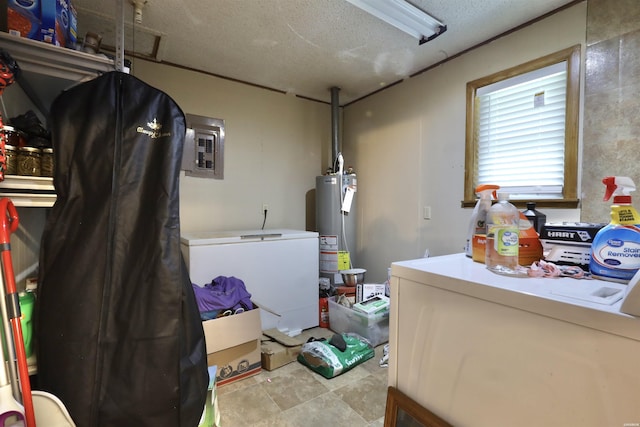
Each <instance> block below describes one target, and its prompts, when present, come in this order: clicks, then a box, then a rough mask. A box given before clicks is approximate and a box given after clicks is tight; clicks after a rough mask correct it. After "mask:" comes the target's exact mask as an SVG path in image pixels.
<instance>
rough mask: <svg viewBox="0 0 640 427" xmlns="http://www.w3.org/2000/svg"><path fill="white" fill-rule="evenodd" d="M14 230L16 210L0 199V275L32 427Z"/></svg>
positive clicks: (34, 419)
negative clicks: (0, 274)
mask: <svg viewBox="0 0 640 427" xmlns="http://www.w3.org/2000/svg"><path fill="white" fill-rule="evenodd" d="M17 229H18V211H17V210H16V207H15V206H14V205H13V203H12V202H11V200H9V199H8V198H6V197H5V198H2V199H0V252H1V253H2V258H1V261H2V271H3V273H4V282H5V283H4V284H5V287H6V290H7V310H8V312H9V317H10V320H11V327H12V330H13V345H14V346H15V350H16V360H17V362H18V375H19V377H20V388H21V390H22V405H23V406H24V415H25V419H26V421H27V427H36V417H35V412H34V409H33V399H32V396H31V383H30V379H29V366H28V365H27V354H26V352H25V349H24V338H23V337H22V324H21V323H20V317H21V313H20V301H19V298H18V292H16V278H15V275H14V272H13V262H12V261H11V244H10V241H11V233H12V232H14V231H16V230H17Z"/></svg>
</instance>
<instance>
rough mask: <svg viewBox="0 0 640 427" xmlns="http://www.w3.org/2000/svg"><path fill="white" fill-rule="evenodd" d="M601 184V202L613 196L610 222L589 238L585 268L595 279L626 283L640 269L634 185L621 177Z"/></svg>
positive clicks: (638, 217) (639, 220) (639, 219)
mask: <svg viewBox="0 0 640 427" xmlns="http://www.w3.org/2000/svg"><path fill="white" fill-rule="evenodd" d="M602 182H603V184H604V185H606V186H607V190H606V192H605V195H604V200H605V201H607V200H609V199H610V198H611V196H612V195H613V205H611V222H610V223H609V224H608V225H606V226H605V227H603V228H602V229H601V230H600V231H598V233H597V234H596V237H595V238H594V239H593V243H592V244H591V259H590V262H589V268H590V270H591V274H592V275H593V276H594V277H596V278H599V279H603V280H609V281H613V282H620V283H628V282H629V280H631V278H632V277H633V276H634V274H635V273H636V272H637V271H638V269H639V268H640V215H638V212H637V211H636V210H635V209H634V208H633V206H632V205H631V195H630V193H631V192H632V191H635V189H636V186H635V184H634V183H633V181H632V180H631V178H627V177H624V176H609V177H606V178H605V179H603V180H602Z"/></svg>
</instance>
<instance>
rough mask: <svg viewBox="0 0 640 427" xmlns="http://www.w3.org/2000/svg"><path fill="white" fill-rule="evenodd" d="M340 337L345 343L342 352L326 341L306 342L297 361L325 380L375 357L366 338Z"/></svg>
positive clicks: (353, 335)
mask: <svg viewBox="0 0 640 427" xmlns="http://www.w3.org/2000/svg"><path fill="white" fill-rule="evenodd" d="M341 335H342V338H343V339H344V341H345V343H346V348H345V350H344V351H341V350H340V349H338V348H337V347H335V346H334V345H332V344H330V343H329V342H328V341H311V342H306V343H304V344H303V345H302V349H301V350H300V354H298V361H299V362H300V363H302V364H303V365H305V366H307V367H309V368H310V369H311V370H313V371H315V372H317V373H319V374H320V375H322V376H323V377H325V378H333V377H337V376H338V375H340V374H342V373H344V372H347V371H348V370H349V369H351V368H353V367H355V366H358V365H359V364H360V363H362V362H364V361H366V360H369V359H371V358H372V357H373V356H374V355H375V350H374V348H373V346H372V345H371V344H370V343H369V341H367V339H366V338H363V337H361V336H360V335H358V334H354V333H345V334H341Z"/></svg>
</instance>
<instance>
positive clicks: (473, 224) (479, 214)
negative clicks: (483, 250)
mask: <svg viewBox="0 0 640 427" xmlns="http://www.w3.org/2000/svg"><path fill="white" fill-rule="evenodd" d="M498 189H500V187H499V186H497V185H491V184H483V185H479V186H477V187H476V194H477V195H478V196H480V198H479V199H478V202H477V203H476V206H475V208H473V213H472V214H471V221H469V231H468V232H467V242H466V243H465V246H464V253H465V254H466V255H467V256H468V257H472V256H473V236H474V235H476V234H485V233H486V230H487V228H486V224H485V221H486V219H487V212H488V211H489V208H490V207H491V196H493V197H494V198H496V190H498Z"/></svg>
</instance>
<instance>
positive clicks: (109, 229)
mask: <svg viewBox="0 0 640 427" xmlns="http://www.w3.org/2000/svg"><path fill="white" fill-rule="evenodd" d="M50 128H51V132H52V142H53V146H54V162H55V176H54V185H55V189H56V194H57V200H56V203H55V205H54V206H53V208H52V209H51V211H50V213H49V215H48V218H47V222H46V225H45V230H44V233H43V237H42V245H41V252H40V270H39V284H38V287H39V288H38V297H37V305H36V314H35V322H36V343H37V360H38V387H39V388H41V389H43V390H46V391H49V392H51V393H53V394H54V395H56V396H57V397H59V398H60V399H61V400H62V401H63V402H64V404H65V405H66V407H67V408H68V409H69V412H70V414H71V416H72V418H73V419H74V421H75V422H76V424H77V425H78V426H79V427H84V426H99V427H107V426H109V427H126V426H135V427H143V426H153V427H163V426H166V427H176V426H183V427H195V426H197V425H198V421H199V419H200V416H201V415H202V410H203V407H204V401H205V397H206V393H207V383H208V374H207V361H206V349H205V343H204V334H203V331H202V323H201V321H200V318H199V313H198V309H197V306H196V302H195V298H194V295H193V290H192V288H191V282H190V279H189V275H188V273H187V271H186V267H185V264H184V261H183V259H182V254H181V252H180V218H179V200H178V190H179V173H180V163H181V159H182V147H183V143H184V137H185V118H184V114H183V112H182V110H181V109H180V108H179V107H178V106H177V104H176V103H175V102H174V101H173V100H172V99H171V98H170V97H169V96H168V95H167V94H165V93H163V92H161V91H159V90H157V89H155V88H153V87H151V86H149V85H147V84H145V83H144V82H142V81H141V80H139V79H137V78H135V77H133V76H130V75H128V74H125V73H121V72H117V71H115V72H110V73H107V74H104V75H102V76H100V77H97V78H96V79H94V80H91V81H89V82H86V83H82V84H80V85H78V86H75V87H73V88H71V89H69V90H67V91H65V92H63V93H62V94H61V95H59V96H58V97H57V98H56V99H55V100H54V102H53V104H52V107H51V117H50Z"/></svg>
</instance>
